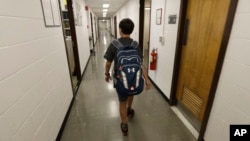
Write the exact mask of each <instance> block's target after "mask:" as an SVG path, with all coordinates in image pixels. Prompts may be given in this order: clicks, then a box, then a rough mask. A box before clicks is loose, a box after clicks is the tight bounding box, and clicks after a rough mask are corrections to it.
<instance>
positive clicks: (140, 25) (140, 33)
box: [139, 0, 145, 52]
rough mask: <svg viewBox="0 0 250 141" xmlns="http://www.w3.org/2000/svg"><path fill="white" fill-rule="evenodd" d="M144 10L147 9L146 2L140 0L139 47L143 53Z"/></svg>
mask: <svg viewBox="0 0 250 141" xmlns="http://www.w3.org/2000/svg"><path fill="white" fill-rule="evenodd" d="M144 8H145V0H140V9H139V14H140V15H139V16H140V17H139V19H140V20H139V46H140V49H141V52H143V36H144V13H145V12H144Z"/></svg>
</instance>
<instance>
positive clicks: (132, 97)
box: [127, 96, 135, 118]
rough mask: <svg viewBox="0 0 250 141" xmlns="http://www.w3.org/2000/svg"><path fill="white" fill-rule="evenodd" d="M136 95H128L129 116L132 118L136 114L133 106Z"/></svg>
mask: <svg viewBox="0 0 250 141" xmlns="http://www.w3.org/2000/svg"><path fill="white" fill-rule="evenodd" d="M133 99H134V96H129V97H128V107H127V116H128V117H129V118H132V117H133V116H134V114H135V112H134V110H133V109H132V108H131V107H132V103H133Z"/></svg>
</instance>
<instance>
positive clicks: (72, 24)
mask: <svg viewBox="0 0 250 141" xmlns="http://www.w3.org/2000/svg"><path fill="white" fill-rule="evenodd" d="M67 7H68V13H69V22H70V31H71V39H72V46H73V52H74V59H75V73H76V76H77V80H78V81H81V68H80V61H79V54H78V45H77V37H76V28H75V20H74V14H73V7H72V0H67Z"/></svg>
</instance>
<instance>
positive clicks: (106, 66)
mask: <svg viewBox="0 0 250 141" xmlns="http://www.w3.org/2000/svg"><path fill="white" fill-rule="evenodd" d="M111 64H112V62H109V61H106V64H105V81H106V82H109V80H110V79H111V77H110V73H109V70H110V67H111Z"/></svg>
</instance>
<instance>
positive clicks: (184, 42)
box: [182, 19, 190, 45]
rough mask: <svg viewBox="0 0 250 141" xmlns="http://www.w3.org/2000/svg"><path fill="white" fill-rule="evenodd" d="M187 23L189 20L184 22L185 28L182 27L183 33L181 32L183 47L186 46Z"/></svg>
mask: <svg viewBox="0 0 250 141" xmlns="http://www.w3.org/2000/svg"><path fill="white" fill-rule="evenodd" d="M189 23H190V20H189V19H186V20H185V26H184V32H183V40H182V44H183V45H186V44H187V38H188V30H189Z"/></svg>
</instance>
